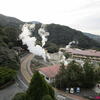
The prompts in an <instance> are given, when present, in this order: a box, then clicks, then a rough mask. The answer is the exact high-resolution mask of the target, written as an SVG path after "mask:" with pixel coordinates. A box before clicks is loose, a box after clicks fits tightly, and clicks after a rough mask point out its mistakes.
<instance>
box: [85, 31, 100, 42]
mask: <svg viewBox="0 0 100 100" xmlns="http://www.w3.org/2000/svg"><path fill="white" fill-rule="evenodd" d="M84 35H86V36H88V37H90V38H91V39H94V40H96V41H97V42H99V43H100V35H94V34H90V33H84Z"/></svg>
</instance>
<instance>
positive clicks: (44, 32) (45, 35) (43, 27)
mask: <svg viewBox="0 0 100 100" xmlns="http://www.w3.org/2000/svg"><path fill="white" fill-rule="evenodd" d="M45 27H46V25H44V24H42V25H41V28H40V29H39V30H38V34H39V35H40V36H41V38H42V47H43V46H44V45H45V43H46V41H47V38H46V37H47V36H49V32H46V31H45Z"/></svg>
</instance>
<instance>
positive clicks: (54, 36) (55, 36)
mask: <svg viewBox="0 0 100 100" xmlns="http://www.w3.org/2000/svg"><path fill="white" fill-rule="evenodd" d="M40 26H41V25H40V24H37V25H36V29H35V32H34V33H33V36H34V35H35V36H37V38H38V39H40V38H39V35H38V34H37V32H38V31H37V30H38V29H39V28H40ZM47 31H48V32H49V33H50V35H49V36H48V42H47V43H46V45H48V44H49V43H54V44H56V45H57V46H66V45H67V44H68V43H69V42H71V41H73V40H74V41H78V45H77V47H79V48H83V49H88V48H98V47H100V43H98V42H97V41H95V40H93V39H91V38H89V37H88V36H86V35H84V34H83V33H82V32H81V31H77V30H75V29H72V28H70V27H67V26H63V25H58V24H48V25H47Z"/></svg>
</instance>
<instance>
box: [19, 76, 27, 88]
mask: <svg viewBox="0 0 100 100" xmlns="http://www.w3.org/2000/svg"><path fill="white" fill-rule="evenodd" d="M17 77H18V80H19V81H20V82H21V83H22V84H23V85H24V86H25V87H26V88H28V86H27V85H26V84H25V83H24V82H23V81H22V80H21V79H20V78H19V76H18V75H17Z"/></svg>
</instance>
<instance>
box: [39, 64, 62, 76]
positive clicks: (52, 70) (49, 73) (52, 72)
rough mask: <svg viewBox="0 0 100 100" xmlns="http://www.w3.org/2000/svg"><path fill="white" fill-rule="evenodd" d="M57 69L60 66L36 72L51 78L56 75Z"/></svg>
mask: <svg viewBox="0 0 100 100" xmlns="http://www.w3.org/2000/svg"><path fill="white" fill-rule="evenodd" d="M59 68H60V65H53V66H49V67H42V68H38V71H41V72H42V73H43V74H45V75H46V76H47V77H49V78H53V77H55V76H56V75H57V74H58V72H59Z"/></svg>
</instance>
